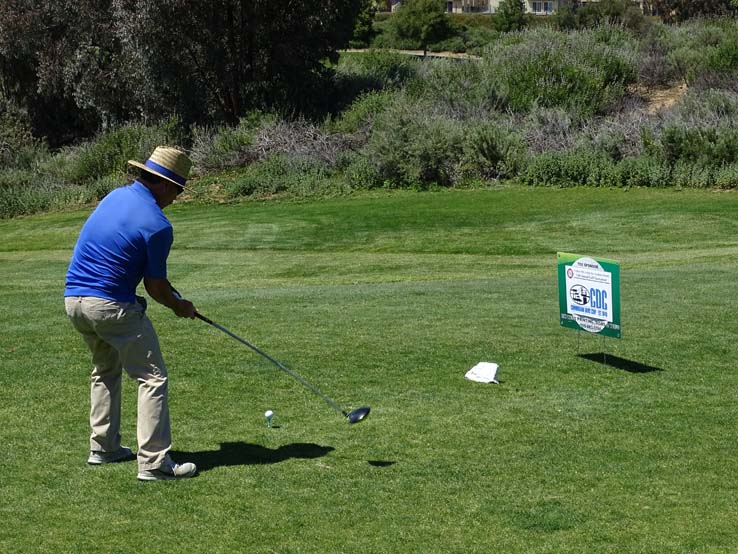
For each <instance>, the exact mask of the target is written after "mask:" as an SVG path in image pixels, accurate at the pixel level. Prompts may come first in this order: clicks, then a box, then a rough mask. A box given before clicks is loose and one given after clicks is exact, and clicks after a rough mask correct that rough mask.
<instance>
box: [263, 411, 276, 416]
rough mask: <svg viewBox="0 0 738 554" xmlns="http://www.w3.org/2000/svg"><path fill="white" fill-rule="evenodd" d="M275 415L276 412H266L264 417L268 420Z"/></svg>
mask: <svg viewBox="0 0 738 554" xmlns="http://www.w3.org/2000/svg"><path fill="white" fill-rule="evenodd" d="M273 415H274V412H273V411H271V410H267V411H266V412H264V417H266V418H270V417H272V416H273Z"/></svg>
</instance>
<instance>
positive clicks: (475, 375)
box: [464, 362, 499, 385]
mask: <svg viewBox="0 0 738 554" xmlns="http://www.w3.org/2000/svg"><path fill="white" fill-rule="evenodd" d="M498 367H499V366H498V365H497V364H496V363H494V362H479V363H478V364H477V365H475V366H474V367H473V368H471V369H470V370H469V371H467V372H466V375H464V377H466V378H467V379H470V380H471V381H477V382H478V383H494V384H495V385H499V383H498V382H497V379H496V378H495V376H496V375H497V368H498Z"/></svg>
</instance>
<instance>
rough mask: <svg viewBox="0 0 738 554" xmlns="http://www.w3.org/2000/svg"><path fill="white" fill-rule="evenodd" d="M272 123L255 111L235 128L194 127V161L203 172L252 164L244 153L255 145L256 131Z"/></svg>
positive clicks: (267, 117) (269, 119)
mask: <svg viewBox="0 0 738 554" xmlns="http://www.w3.org/2000/svg"><path fill="white" fill-rule="evenodd" d="M272 120H273V118H272V117H270V116H267V115H265V114H263V113H262V112H252V113H251V114H249V115H248V116H247V117H242V118H241V119H240V120H239V122H238V125H235V126H228V125H226V126H221V127H216V128H211V127H199V126H196V127H193V129H192V141H193V145H192V155H191V158H192V161H193V162H194V164H195V165H196V166H197V167H198V168H200V169H203V170H212V169H216V170H217V169H226V168H229V167H234V166H237V165H241V164H243V163H245V162H247V161H249V156H248V154H246V153H245V152H246V150H247V149H248V147H250V146H251V145H252V144H253V142H254V135H255V134H256V131H257V129H258V128H259V126H260V125H262V124H263V123H264V122H265V121H272Z"/></svg>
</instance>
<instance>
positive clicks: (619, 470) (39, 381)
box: [0, 187, 738, 554]
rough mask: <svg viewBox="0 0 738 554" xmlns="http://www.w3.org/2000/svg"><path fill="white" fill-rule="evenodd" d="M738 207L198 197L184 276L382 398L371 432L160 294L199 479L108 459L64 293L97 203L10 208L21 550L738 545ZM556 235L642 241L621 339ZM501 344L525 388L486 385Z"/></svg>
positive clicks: (13, 463)
mask: <svg viewBox="0 0 738 554" xmlns="http://www.w3.org/2000/svg"><path fill="white" fill-rule="evenodd" d="M737 202H738V198H736V196H735V195H734V194H732V193H729V194H714V193H712V192H706V191H698V190H686V191H681V192H678V191H675V190H654V189H631V190H629V191H625V190H618V189H607V190H595V189H589V188H578V189H564V190H561V189H543V188H541V189H535V190H531V189H527V188H524V187H521V188H504V189H499V190H494V191H465V192H461V191H459V192H446V191H441V192H437V193H427V194H413V193H408V192H404V191H397V192H391V193H382V194H377V193H368V194H360V195H355V196H353V197H351V198H342V199H321V200H320V201H318V202H299V203H298V202H269V203H244V204H237V205H227V206H213V205H210V206H203V205H194V204H191V203H190V204H187V203H185V204H183V205H177V204H175V205H174V206H172V207H171V209H170V210H171V211H169V212H168V213H169V215H170V217H171V219H172V221H173V223H174V226H175V234H176V239H175V248H174V251H173V253H172V256H171V263H170V277H171V278H172V280H173V281H174V283H175V284H176V285H177V286H178V288H179V289H180V290H181V291H183V292H186V294H187V296H188V297H190V298H191V299H192V300H193V301H194V302H195V303H196V305H197V307H198V309H199V310H201V311H202V313H204V314H206V315H208V316H210V317H212V318H214V319H215V320H216V321H218V322H220V323H222V324H224V325H225V326H227V327H228V328H230V329H232V330H233V331H234V332H237V333H239V334H241V335H243V336H244V337H246V338H247V339H249V340H252V341H253V342H254V343H255V344H257V345H259V346H260V347H262V348H264V349H265V350H266V351H268V352H269V353H270V354H272V355H274V356H276V357H277V358H278V359H280V360H281V361H283V362H284V363H286V364H287V365H288V366H290V367H292V368H293V369H295V370H296V371H298V372H299V373H300V374H301V375H303V376H305V377H306V378H308V379H309V380H311V381H312V382H314V383H315V384H316V385H318V386H319V387H320V389H321V390H323V391H324V392H326V393H327V394H329V395H331V396H332V397H334V398H335V399H336V400H337V401H338V402H339V403H341V404H342V405H344V406H347V407H356V406H360V405H363V404H369V405H371V406H372V414H371V416H370V417H369V419H367V421H365V422H363V423H360V424H358V425H356V426H351V427H349V426H348V424H347V423H346V422H345V420H344V418H342V417H341V416H340V415H339V414H337V413H335V412H334V411H332V410H331V409H330V407H328V406H326V405H325V404H324V403H323V402H322V401H321V400H320V399H318V398H316V397H315V396H313V395H312V394H311V393H310V392H309V391H307V390H305V389H304V388H303V387H301V386H300V385H299V384H298V383H296V382H294V381H293V380H292V379H290V378H289V377H288V376H286V375H284V374H283V373H282V372H280V371H278V370H276V369H275V368H273V367H272V366H271V365H270V364H269V363H268V362H267V361H265V360H263V359H261V358H260V357H258V356H256V355H254V354H252V353H251V352H250V351H248V350H247V349H246V348H244V347H242V346H241V345H239V344H238V343H236V342H235V341H232V340H230V339H229V338H228V337H226V336H225V335H223V334H222V333H218V332H217V331H215V330H213V329H212V328H210V327H208V326H206V325H204V324H202V323H201V322H199V321H189V320H186V321H185V320H177V319H176V318H175V317H174V316H173V315H172V314H171V313H170V312H169V311H168V310H166V309H164V308H162V307H160V306H158V305H152V306H150V308H149V310H150V315H151V317H152V319H153V320H154V323H155V325H156V326H157V328H158V329H159V332H160V336H161V340H162V347H163V350H164V352H165V357H166V359H167V362H168V365H169V368H170V376H171V389H170V390H171V410H172V420H173V430H174V440H175V445H174V446H175V451H176V452H175V456H176V457H177V458H178V459H180V460H193V461H196V462H197V463H198V464H200V466H201V468H202V471H201V473H200V475H199V476H198V477H197V478H195V479H192V480H190V481H187V482H180V483H139V482H137V481H136V478H135V465H134V464H131V463H125V464H119V465H115V466H112V467H96V468H93V467H88V466H86V464H85V460H86V456H87V443H88V429H87V415H88V402H89V399H88V367H89V360H88V358H87V354H86V352H85V349H84V346H83V344H82V342H81V340H80V338H79V336H78V335H77V334H76V333H75V332H74V331H73V330H72V329H71V327H70V326H69V324H68V322H67V321H66V320H65V317H64V313H63V306H62V300H61V291H62V288H63V276H64V272H65V269H66V266H67V263H68V260H69V256H70V254H71V248H72V245H73V243H74V240H75V237H76V234H77V232H78V230H79V228H80V226H81V225H82V222H83V221H84V219H85V217H86V215H87V213H88V210H84V211H78V212H68V213H56V214H46V215H40V216H33V217H26V218H17V219H13V220H4V221H0V298H1V299H2V305H3V310H2V316H0V318H1V322H2V329H3V333H2V335H1V336H0V353H2V355H1V356H0V360H1V361H0V418H1V419H2V422H3V424H2V426H0V441H1V442H2V445H3V450H2V456H0V472H2V479H0V498H2V503H0V510H1V511H2V521H3V525H2V531H0V550H1V551H3V552H38V553H40V554H43V553H54V554H57V553H59V552H75V553H87V552H96V553H99V552H128V551H146V552H179V551H187V552H192V553H200V552H208V553H216V554H217V553H232V552H245V551H248V552H255V553H265V554H266V553H269V552H279V553H282V554H289V553H298V552H300V553H303V554H312V553H315V554H323V553H326V552H372V553H380V554H382V553H396V552H403V553H439V554H441V553H444V554H445V553H449V552H458V553H462V552H463V553H468V552H479V553H485V552H505V553H509V554H518V553H519V554H523V553H524V554H543V553H551V552H556V553H560V554H567V553H577V554H578V553H582V552H607V553H618V554H641V553H644V552H649V553H654V554H655V553H658V554H683V553H684V552H695V553H702V554H717V553H729V552H735V551H736V550H738V538H736V534H735V532H734V530H735V521H736V504H735V497H736V493H737V492H738V491H737V490H736V489H737V485H736V482H735V479H734V478H733V475H734V471H733V468H734V467H735V465H736V463H738V456H737V454H736V448H735V444H736V442H738V432H737V431H736V426H735V425H734V421H735V419H736V415H738V414H737V409H736V402H735V393H734V391H735V390H736V388H737V387H738V374H737V373H736V371H735V361H734V355H733V354H734V350H735V348H734V343H735V340H734V339H735V337H736V334H737V333H738V328H737V327H736V324H735V323H733V322H732V319H731V318H730V317H728V318H726V317H725V314H726V313H730V312H731V311H732V308H731V306H733V305H735V304H736V301H735V298H736V296H735V294H734V290H733V289H734V288H735V287H734V276H735V274H736V271H738V261H737V260H738V257H737V256H736V255H735V254H736V246H735V240H734V236H735V233H736V225H737V224H736V215H735V214H736V213H737V208H738V205H737ZM557 250H564V251H573V252H578V253H580V252H581V253H583V254H589V255H594V256H598V255H600V256H607V257H612V258H615V259H617V260H620V261H621V264H622V275H623V277H622V287H623V289H622V303H623V305H622V308H623V332H624V336H623V339H622V340H619V341H616V340H606V341H603V340H602V339H600V338H599V337H592V336H590V335H583V336H581V337H580V338H578V337H577V334H576V333H575V332H573V331H570V330H565V329H562V328H560V327H559V324H558V316H557V296H556V276H555V272H556V251H557ZM603 349H604V350H605V351H606V352H607V363H602V362H603V359H602V355H601V352H602V351H603ZM481 360H486V361H496V362H498V363H499V364H500V366H501V369H500V373H499V377H500V379H501V381H502V382H501V384H500V385H499V386H495V385H481V384H478V383H472V382H470V381H467V380H465V379H464V378H463V375H464V372H465V371H466V370H467V369H469V368H470V367H471V366H472V365H473V364H475V363H477V362H478V361H481ZM123 392H124V406H125V407H124V420H123V434H124V443H125V444H129V445H132V446H135V409H134V405H135V383H133V382H132V381H130V380H127V381H126V382H125V383H124V391H123ZM267 409H272V410H274V411H275V413H276V415H275V419H274V424H275V425H277V426H278V428H272V429H266V426H265V420H264V417H263V413H264V411H265V410H267ZM102 529H105V530H107V531H106V532H102V531H101V530H102ZM154 537H156V538H154Z"/></svg>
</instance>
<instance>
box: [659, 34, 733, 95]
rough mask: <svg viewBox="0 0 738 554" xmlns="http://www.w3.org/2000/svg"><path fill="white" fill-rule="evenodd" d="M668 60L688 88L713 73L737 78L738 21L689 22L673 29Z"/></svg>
mask: <svg viewBox="0 0 738 554" xmlns="http://www.w3.org/2000/svg"><path fill="white" fill-rule="evenodd" d="M672 32H673V35H674V36H673V39H672V42H673V48H672V49H671V51H670V52H669V54H668V56H667V59H668V61H669V63H670V64H672V65H673V66H674V67H676V68H677V69H678V72H679V75H680V78H681V79H682V80H683V81H684V82H685V83H688V84H692V83H695V82H697V81H699V80H700V79H701V78H702V76H704V75H706V74H710V73H717V74H723V75H726V76H727V77H732V78H733V80H735V77H736V76H737V75H738V20H735V19H723V20H709V21H690V22H687V23H685V24H683V25H681V26H679V27H676V28H674V30H673V31H672Z"/></svg>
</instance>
